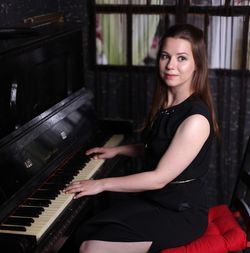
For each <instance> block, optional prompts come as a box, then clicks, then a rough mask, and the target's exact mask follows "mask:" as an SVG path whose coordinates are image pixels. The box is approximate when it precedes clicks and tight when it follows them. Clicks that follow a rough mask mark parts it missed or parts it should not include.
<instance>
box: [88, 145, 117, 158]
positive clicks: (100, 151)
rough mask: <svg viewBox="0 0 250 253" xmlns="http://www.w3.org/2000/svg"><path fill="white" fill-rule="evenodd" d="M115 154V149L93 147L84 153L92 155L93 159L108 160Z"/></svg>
mask: <svg viewBox="0 0 250 253" xmlns="http://www.w3.org/2000/svg"><path fill="white" fill-rule="evenodd" d="M117 154H118V151H117V149H116V148H115V147H112V148H106V147H95V148H91V149H89V150H87V151H86V155H94V159H109V158H113V157H114V156H116V155H117Z"/></svg>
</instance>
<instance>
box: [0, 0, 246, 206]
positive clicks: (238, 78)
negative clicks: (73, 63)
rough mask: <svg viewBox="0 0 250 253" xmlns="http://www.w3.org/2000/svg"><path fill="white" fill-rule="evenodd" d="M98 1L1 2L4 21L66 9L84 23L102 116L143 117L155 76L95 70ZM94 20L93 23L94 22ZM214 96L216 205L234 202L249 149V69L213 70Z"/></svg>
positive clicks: (212, 195) (88, 76)
mask: <svg viewBox="0 0 250 253" xmlns="http://www.w3.org/2000/svg"><path fill="white" fill-rule="evenodd" d="M91 1H92V0H73V1H72V0H56V1H55V0H54V1H52V0H36V1H35V0H29V1H28V0H15V1H0V7H1V9H0V12H1V13H0V14H1V15H0V22H1V25H4V24H7V25H10V24H16V23H18V22H21V21H22V19H23V18H24V17H27V16H32V15H39V14H43V13H48V12H54V11H62V12H63V13H64V16H65V20H66V22H77V23H81V24H82V31H83V63H84V67H83V72H84V85H85V86H86V87H87V88H90V89H92V90H93V92H94V95H95V99H96V110H97V112H98V113H99V115H100V116H103V117H112V118H119V117H121V118H129V119H133V120H135V121H137V122H139V121H140V120H142V119H143V118H144V116H145V115H146V112H147V110H148V107H149V104H150V102H151V97H152V91H153V86H154V75H153V73H152V75H151V74H150V73H126V72H121V73H118V72H115V71H103V72H102V71H94V70H93V68H92V67H91V64H90V62H91V60H93V59H92V57H93V54H92V53H91V50H93V49H94V48H93V46H94V45H93V44H94V43H91V42H90V40H89V35H90V34H91V32H94V28H93V27H91V18H92V17H91V16H90V15H91V14H90V13H91V12H90V11H89V8H90V5H91ZM92 25H93V24H92ZM210 81H211V84H212V91H213V97H214V98H215V106H216V109H217V111H218V118H219V124H220V126H221V138H220V140H219V141H217V142H216V143H215V145H214V148H213V154H212V158H211V162H210V164H209V165H208V166H209V175H208V180H207V181H208V197H209V200H210V203H211V205H212V204H217V203H222V202H225V203H228V202H229V201H230V199H231V195H232V192H233V189H234V185H235V182H236V178H237V175H238V172H239V168H240V163H241V159H242V155H243V151H244V148H245V145H246V141H247V138H248V136H249V135H250V132H249V131H250V129H249V126H250V114H249V112H250V99H249V97H250V95H249V94H250V76H249V73H246V75H245V76H243V75H242V73H239V74H237V73H233V72H232V73H231V72H230V71H229V72H226V73H223V72H221V71H219V72H218V73H217V72H216V73H210Z"/></svg>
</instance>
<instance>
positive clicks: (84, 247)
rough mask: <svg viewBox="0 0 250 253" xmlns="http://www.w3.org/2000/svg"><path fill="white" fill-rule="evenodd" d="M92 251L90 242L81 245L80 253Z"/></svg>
mask: <svg viewBox="0 0 250 253" xmlns="http://www.w3.org/2000/svg"><path fill="white" fill-rule="evenodd" d="M89 249H90V243H89V242H88V241H85V242H83V243H82V244H81V246H80V249H79V253H88V252H89Z"/></svg>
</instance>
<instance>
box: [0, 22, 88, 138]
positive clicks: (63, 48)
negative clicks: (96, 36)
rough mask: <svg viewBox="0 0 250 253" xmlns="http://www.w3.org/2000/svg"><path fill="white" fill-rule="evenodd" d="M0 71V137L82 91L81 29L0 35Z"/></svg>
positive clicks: (65, 26)
mask: <svg viewBox="0 0 250 253" xmlns="http://www.w3.org/2000/svg"><path fill="white" fill-rule="evenodd" d="M30 29H31V28H30ZM0 69H1V84H0V138H2V137H4V136H6V135H7V134H9V133H10V132H12V131H14V130H15V129H17V128H19V127H20V126H22V125H23V124H25V123H26V122H28V121H29V120H31V119H33V118H34V117H36V116H37V115H39V114H41V113H42V112H44V111H45V110H47V109H48V108H50V107H51V106H53V105H54V104H56V103H57V102H59V101H61V100H63V99H64V98H66V97H67V96H69V95H70V94H72V93H73V92H75V91H76V90H78V89H80V88H81V87H82V86H83V62H82V30H81V26H80V25H75V24H74V25H71V24H55V25H51V26H48V27H46V28H36V29H33V30H32V32H31V31H29V30H28V28H27V29H26V32H25V30H24V31H23V32H22V33H21V32H20V31H19V30H18V29H17V30H16V33H15V30H13V32H12V33H9V34H0Z"/></svg>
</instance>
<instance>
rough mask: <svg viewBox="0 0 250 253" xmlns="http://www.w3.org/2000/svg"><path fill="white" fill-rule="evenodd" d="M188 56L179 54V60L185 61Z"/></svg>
mask: <svg viewBox="0 0 250 253" xmlns="http://www.w3.org/2000/svg"><path fill="white" fill-rule="evenodd" d="M186 59H187V58H186V57H184V56H179V57H178V61H185V60H186Z"/></svg>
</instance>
